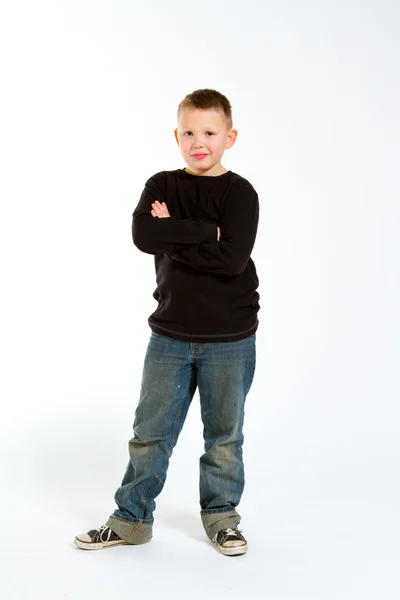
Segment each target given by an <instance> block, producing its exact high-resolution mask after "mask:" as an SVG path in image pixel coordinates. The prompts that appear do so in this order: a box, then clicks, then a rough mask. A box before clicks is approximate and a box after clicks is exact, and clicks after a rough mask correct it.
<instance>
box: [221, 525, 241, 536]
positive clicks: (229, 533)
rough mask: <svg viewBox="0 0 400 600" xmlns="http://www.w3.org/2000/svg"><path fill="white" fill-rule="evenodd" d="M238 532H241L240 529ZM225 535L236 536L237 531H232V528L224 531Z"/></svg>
mask: <svg viewBox="0 0 400 600" xmlns="http://www.w3.org/2000/svg"><path fill="white" fill-rule="evenodd" d="M237 531H240V529H238V530H237ZM224 533H227V534H228V535H236V531H235V530H234V529H231V528H230V527H228V528H227V529H224Z"/></svg>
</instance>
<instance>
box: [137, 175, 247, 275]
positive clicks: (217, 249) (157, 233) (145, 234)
mask: <svg viewBox="0 0 400 600" xmlns="http://www.w3.org/2000/svg"><path fill="white" fill-rule="evenodd" d="M147 185H149V186H151V185H152V186H153V189H149V188H146V187H145V190H144V191H143V193H142V197H141V200H140V201H139V204H138V207H137V208H136V210H135V212H134V213H133V224H132V234H133V240H134V243H135V245H136V246H137V247H138V248H139V249H140V250H142V251H144V252H148V253H150V254H158V253H165V254H167V256H169V257H170V258H171V259H173V260H177V261H179V262H182V263H185V264H187V265H190V266H191V267H193V268H196V269H200V270H202V271H208V272H211V273H218V274H225V275H238V274H240V273H241V272H242V271H244V269H245V268H246V265H247V262H248V260H249V258H250V255H251V252H252V249H253V246H254V243H255V239H256V234H257V228H258V220H259V202H258V195H257V193H256V191H255V190H254V188H253V187H252V186H251V185H249V184H247V183H245V184H242V185H241V186H240V187H239V188H238V189H237V190H235V193H234V194H232V195H231V196H228V197H227V198H226V200H225V208H224V212H223V215H222V216H221V220H220V225H221V227H218V226H216V225H215V224H213V223H204V222H202V221H192V220H188V219H181V220H177V219H174V218H173V217H172V216H171V215H170V213H169V211H168V207H167V205H166V203H165V202H159V201H158V200H156V198H157V196H158V197H159V198H162V191H161V190H160V188H158V186H156V185H155V184H154V182H149V181H148V182H147V183H146V186H147ZM149 213H150V214H149Z"/></svg>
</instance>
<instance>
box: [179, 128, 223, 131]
mask: <svg viewBox="0 0 400 600" xmlns="http://www.w3.org/2000/svg"><path fill="white" fill-rule="evenodd" d="M182 129H189V130H190V131H191V130H192V129H193V127H182ZM204 130H205V131H215V130H216V128H215V127H204Z"/></svg>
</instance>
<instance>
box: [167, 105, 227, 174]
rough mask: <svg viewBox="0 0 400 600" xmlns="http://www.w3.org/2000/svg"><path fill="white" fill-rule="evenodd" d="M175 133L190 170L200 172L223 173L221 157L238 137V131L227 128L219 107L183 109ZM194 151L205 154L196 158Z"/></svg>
mask: <svg viewBox="0 0 400 600" xmlns="http://www.w3.org/2000/svg"><path fill="white" fill-rule="evenodd" d="M174 133H175V138H176V141H177V144H178V146H179V148H180V151H181V154H182V157H183V158H184V160H185V161H186V163H187V164H188V165H189V167H190V171H192V172H193V173H196V174H198V175H218V174H220V173H221V171H223V167H222V166H221V162H220V161H221V158H222V156H223V154H224V152H225V150H226V149H227V148H230V147H231V146H232V145H233V143H234V141H235V139H236V137H237V130H236V129H231V130H228V129H227V127H226V122H225V120H224V118H223V117H222V116H221V115H220V113H219V112H217V111H216V110H200V109H185V110H183V111H182V113H181V115H180V118H179V120H178V127H177V128H176V129H175V130H174ZM195 154H205V156H204V157H203V158H196V156H195Z"/></svg>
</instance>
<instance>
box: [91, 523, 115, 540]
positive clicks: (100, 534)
mask: <svg viewBox="0 0 400 600" xmlns="http://www.w3.org/2000/svg"><path fill="white" fill-rule="evenodd" d="M107 529H108V533H107V539H105V540H104V539H103V533H105V532H106V531H107ZM96 532H97V533H95V534H94V536H93V541H97V540H99V541H100V542H108V541H109V539H110V537H111V534H112V530H111V529H110V527H109V526H108V525H102V526H101V527H100V528H99V529H96ZM95 538H97V539H96V540H95Z"/></svg>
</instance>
